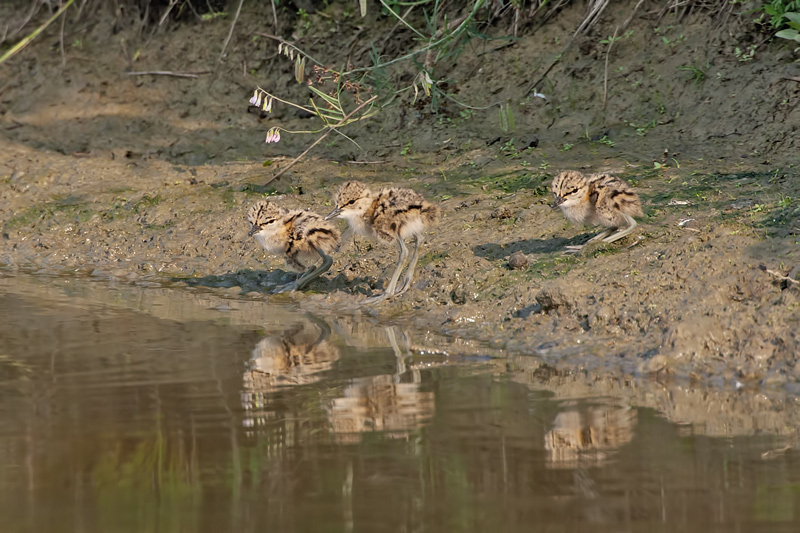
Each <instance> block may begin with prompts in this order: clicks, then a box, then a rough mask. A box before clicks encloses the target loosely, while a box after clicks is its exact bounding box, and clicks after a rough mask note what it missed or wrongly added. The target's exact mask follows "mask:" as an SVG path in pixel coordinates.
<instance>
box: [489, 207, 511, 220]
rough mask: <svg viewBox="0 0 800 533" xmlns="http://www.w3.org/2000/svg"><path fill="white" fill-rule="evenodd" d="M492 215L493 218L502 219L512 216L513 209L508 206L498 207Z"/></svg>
mask: <svg viewBox="0 0 800 533" xmlns="http://www.w3.org/2000/svg"><path fill="white" fill-rule="evenodd" d="M490 216H491V217H492V218H499V219H501V220H502V219H504V218H511V209H509V208H508V207H506V206H503V207H498V208H497V209H495V210H494V211H492V214H491V215H490Z"/></svg>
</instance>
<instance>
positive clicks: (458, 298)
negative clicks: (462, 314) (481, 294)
mask: <svg viewBox="0 0 800 533" xmlns="http://www.w3.org/2000/svg"><path fill="white" fill-rule="evenodd" d="M450 299H451V300H452V301H453V303H454V304H456V305H464V304H465V303H467V290H466V288H465V287H464V286H463V285H461V284H460V283H459V284H458V285H456V286H455V287H453V290H452V291H450Z"/></svg>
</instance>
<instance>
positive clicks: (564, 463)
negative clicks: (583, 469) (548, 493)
mask: <svg viewBox="0 0 800 533" xmlns="http://www.w3.org/2000/svg"><path fill="white" fill-rule="evenodd" d="M565 407H567V406H565ZM635 426H636V411H634V410H632V409H629V408H625V407H615V406H594V405H590V406H588V407H584V408H579V407H573V408H566V409H565V410H564V411H562V412H560V413H558V414H557V415H556V417H555V420H554V421H553V428H552V429H551V430H550V431H548V432H547V434H546V435H545V437H544V438H545V440H544V447H545V449H546V450H547V451H548V454H549V460H550V465H551V466H554V467H569V468H575V467H577V466H588V465H591V464H601V463H603V462H605V460H606V459H607V458H608V454H609V453H610V452H613V451H615V450H617V449H618V448H620V447H621V446H622V445H624V444H627V443H628V442H630V441H631V439H632V438H633V432H634V427H635Z"/></svg>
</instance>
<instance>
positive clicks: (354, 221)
mask: <svg viewBox="0 0 800 533" xmlns="http://www.w3.org/2000/svg"><path fill="white" fill-rule="evenodd" d="M334 202H335V204H336V207H335V209H334V210H333V211H331V213H330V214H329V215H328V216H327V217H325V220H329V219H331V218H334V217H338V218H343V219H345V220H347V223H348V224H349V226H350V229H351V230H352V231H353V232H355V233H357V234H359V235H363V236H364V237H367V238H369V239H372V240H382V241H387V242H388V241H392V240H395V241H396V242H397V246H398V248H399V249H400V258H399V260H398V262H397V267H396V268H395V271H394V273H393V274H392V277H391V279H390V281H389V285H388V287H386V290H385V291H384V293H383V294H381V295H378V296H375V297H373V298H370V299H369V300H367V303H377V302H380V301H383V300H385V299H387V298H392V297H394V296H399V295H401V294H403V293H404V292H405V291H407V290H408V288H409V287H410V286H411V279H412V277H413V276H414V269H415V268H416V266H417V260H418V259H419V249H420V246H421V245H422V242H423V241H424V235H423V232H424V231H425V230H426V229H427V227H428V226H430V225H431V224H433V223H435V222H436V221H437V220H439V207H438V206H436V205H434V204H432V203H430V202H429V201H427V200H426V199H425V198H423V197H422V195H420V194H418V193H416V192H414V191H413V190H411V189H398V188H387V189H381V190H380V191H378V192H377V193H375V192H372V191H371V190H369V189H368V188H367V187H366V185H364V184H363V183H361V182H358V181H348V182H347V183H345V184H344V185H342V186H341V188H340V189H339V191H338V192H337V193H336V197H335V198H334ZM411 237H414V241H415V244H414V252H413V253H412V254H411V259H410V260H409V262H408V267H407V269H406V274H405V276H404V278H403V283H402V285H401V286H400V288H399V289H398V288H397V283H398V280H399V279H400V273H401V272H402V270H403V265H404V263H405V262H406V260H407V259H408V248H406V245H405V242H404V241H405V239H408V238H411Z"/></svg>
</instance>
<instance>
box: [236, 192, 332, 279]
mask: <svg viewBox="0 0 800 533" xmlns="http://www.w3.org/2000/svg"><path fill="white" fill-rule="evenodd" d="M247 220H248V221H249V222H250V226H251V229H250V233H248V235H251V236H252V235H255V237H256V240H257V241H258V243H259V244H260V245H261V246H262V247H263V248H264V249H265V250H266V251H267V252H268V253H270V254H272V255H280V256H283V257H284V258H285V260H286V266H288V267H289V268H290V269H291V270H294V271H296V272H303V271H304V270H305V273H304V274H302V275H301V276H300V277H299V278H297V279H296V280H295V281H293V282H292V283H289V284H287V285H285V286H283V287H281V288H280V289H279V291H278V292H285V291H294V290H297V289H302V288H303V287H305V286H306V285H307V284H308V283H309V282H310V281H311V280H313V279H315V278H317V277H319V276H321V275H322V274H323V273H325V272H326V271H327V270H328V269H329V268H330V267H331V265H332V264H333V259H331V257H330V255H329V254H331V253H332V252H333V251H334V250H336V248H337V247H338V246H339V237H340V236H339V230H338V229H336V227H335V226H334V225H333V224H331V223H330V222H327V221H326V220H325V219H323V218H322V217H321V216H320V215H318V214H317V213H314V212H313V211H301V210H293V211H287V210H286V209H283V208H281V207H279V206H278V205H277V204H275V203H274V202H270V201H269V200H261V201H260V202H258V203H257V204H255V205H254V206H252V207H251V208H250V209H249V210H248V212H247ZM319 258H322V263H321V264H320V265H319V266H318V267H315V266H314V265H315V264H316V262H317V260H318V259H319Z"/></svg>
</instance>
